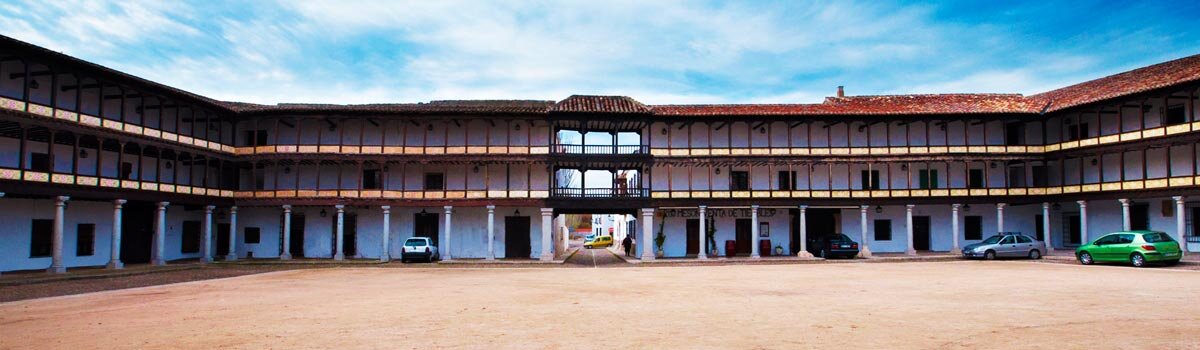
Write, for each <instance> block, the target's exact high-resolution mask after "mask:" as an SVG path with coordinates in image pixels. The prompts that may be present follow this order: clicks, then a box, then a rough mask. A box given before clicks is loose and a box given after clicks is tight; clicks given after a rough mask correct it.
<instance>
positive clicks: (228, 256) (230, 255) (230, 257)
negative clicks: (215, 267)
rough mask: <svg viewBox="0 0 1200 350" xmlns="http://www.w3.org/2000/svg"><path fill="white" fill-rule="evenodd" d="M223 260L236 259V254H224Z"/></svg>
mask: <svg viewBox="0 0 1200 350" xmlns="http://www.w3.org/2000/svg"><path fill="white" fill-rule="evenodd" d="M225 261H237V255H236V254H229V255H226V256H225Z"/></svg>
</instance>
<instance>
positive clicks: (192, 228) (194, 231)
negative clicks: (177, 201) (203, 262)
mask: <svg viewBox="0 0 1200 350" xmlns="http://www.w3.org/2000/svg"><path fill="white" fill-rule="evenodd" d="M179 252H180V253H199V252H200V222H199V221H184V222H183V242H181V244H180V247H179Z"/></svg>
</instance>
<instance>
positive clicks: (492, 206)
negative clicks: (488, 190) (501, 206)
mask: <svg viewBox="0 0 1200 350" xmlns="http://www.w3.org/2000/svg"><path fill="white" fill-rule="evenodd" d="M487 210H488V211H495V210H496V206H495V205H494V204H488V206H487Z"/></svg>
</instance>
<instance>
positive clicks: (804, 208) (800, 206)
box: [796, 204, 808, 211]
mask: <svg viewBox="0 0 1200 350" xmlns="http://www.w3.org/2000/svg"><path fill="white" fill-rule="evenodd" d="M796 207H797V208H800V211H804V210H807V209H808V204H801V205H797V206H796Z"/></svg>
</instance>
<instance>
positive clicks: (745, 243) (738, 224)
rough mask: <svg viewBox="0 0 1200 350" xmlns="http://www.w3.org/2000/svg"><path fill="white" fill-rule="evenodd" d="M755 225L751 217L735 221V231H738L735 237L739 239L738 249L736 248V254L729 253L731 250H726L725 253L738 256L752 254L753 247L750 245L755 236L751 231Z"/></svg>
mask: <svg viewBox="0 0 1200 350" xmlns="http://www.w3.org/2000/svg"><path fill="white" fill-rule="evenodd" d="M753 226H754V225H753V223H752V222H751V221H750V219H737V220H735V221H734V232H735V233H736V236H734V237H735V239H736V240H737V244H736V248H737V249H735V250H734V254H729V252H725V255H727V256H737V255H741V256H748V255H750V250H751V249H752V248H751V246H750V245H751V244H752V242H751V240H752V239H753V237H751V236H753V234H752V232H750V231H751V229H752V228H753Z"/></svg>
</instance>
